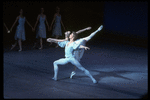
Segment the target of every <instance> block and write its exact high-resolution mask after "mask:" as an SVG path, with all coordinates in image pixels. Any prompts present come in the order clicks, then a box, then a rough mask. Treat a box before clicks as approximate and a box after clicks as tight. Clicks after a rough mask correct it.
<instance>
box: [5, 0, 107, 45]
mask: <svg viewBox="0 0 150 100" xmlns="http://www.w3.org/2000/svg"><path fill="white" fill-rule="evenodd" d="M103 5H104V4H103V2H71V1H67V2H58V1H57V2H52V1H47V2H46V1H36V2H35V1H34V2H33V1H28V2H27V1H17V2H15V1H5V2H3V22H4V23H6V25H7V27H8V28H9V29H10V28H11V26H12V24H13V23H14V21H15V19H16V17H17V16H18V15H19V11H20V9H23V13H24V14H23V15H24V16H25V17H26V19H27V20H28V21H29V23H30V24H31V25H32V26H33V27H34V25H35V22H36V19H37V16H38V14H39V13H40V8H42V7H43V8H44V13H45V14H46V16H47V20H48V23H49V25H50V24H51V22H52V19H53V16H54V13H55V9H56V6H59V7H60V14H61V15H62V21H63V23H64V26H65V28H66V30H71V31H77V30H79V29H82V28H86V27H88V26H91V27H92V29H91V30H90V31H86V32H83V33H82V34H80V35H79V37H84V36H87V35H89V34H90V33H91V32H93V31H95V30H96V29H97V28H98V27H99V26H100V25H101V24H102V23H103ZM17 24H18V23H17ZM17 24H16V25H15V26H14V28H13V31H12V33H10V34H8V33H7V32H6V29H5V27H4V28H3V29H4V30H3V34H4V35H3V42H4V44H5V45H7V44H12V43H14V35H15V31H16V26H17ZM3 26H4V25H3ZM46 28H47V26H46ZM62 31H63V33H64V30H63V28H62ZM25 33H26V41H24V42H23V43H30V44H31V43H33V42H34V40H35V36H36V32H32V30H31V28H30V27H29V26H28V24H27V23H25ZM51 34H52V31H50V32H49V31H47V37H51ZM97 36H98V35H97ZM61 38H64V35H63V37H61Z"/></svg>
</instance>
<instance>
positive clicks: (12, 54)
mask: <svg viewBox="0 0 150 100" xmlns="http://www.w3.org/2000/svg"><path fill="white" fill-rule="evenodd" d="M87 46H89V47H90V48H91V49H90V50H88V51H85V53H84V56H83V58H82V59H81V64H82V65H83V66H84V67H85V68H86V69H87V70H89V71H90V73H91V74H92V75H93V77H94V78H95V79H96V80H97V81H98V83H97V84H93V83H92V80H91V79H90V78H89V77H87V76H86V75H85V74H84V73H83V72H82V71H80V70H78V69H77V70H76V75H75V76H74V77H73V79H70V78H69V77H70V74H71V72H72V70H73V67H74V66H73V65H71V64H67V65H64V66H59V72H58V81H54V80H52V79H51V78H52V77H53V74H54V70H53V62H54V61H55V60H58V59H60V58H63V57H64V49H62V48H60V47H58V48H54V47H52V46H50V47H45V48H44V49H43V50H38V49H32V47H31V46H28V47H27V46H24V45H23V51H22V52H18V51H17V50H18V47H16V49H14V50H12V51H8V49H6V48H4V50H3V96H4V98H6V99H7V98H20V99H24V98H26V99H29V98H34V99H36V98H100V99H103V98H104V99H105V98H107V99H109V98H112V99H116V98H123V99H129V98H135V99H137V98H141V97H142V96H143V95H145V94H147V92H148V57H147V56H148V50H147V49H145V48H141V47H134V46H128V45H119V44H113V43H107V44H100V45H99V46H97V45H88V44H87Z"/></svg>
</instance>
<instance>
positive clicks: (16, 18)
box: [10, 17, 19, 31]
mask: <svg viewBox="0 0 150 100" xmlns="http://www.w3.org/2000/svg"><path fill="white" fill-rule="evenodd" d="M18 19H19V17H17V18H16V20H15V22H14V24H13V25H12V27H11V29H10V31H12V28H13V27H14V25H15V24H16V22H17V21H18Z"/></svg>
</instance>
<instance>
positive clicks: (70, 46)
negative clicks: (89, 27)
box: [48, 32, 97, 83]
mask: <svg viewBox="0 0 150 100" xmlns="http://www.w3.org/2000/svg"><path fill="white" fill-rule="evenodd" d="M76 38H77V34H76V33H75V32H72V34H71V35H70V36H69V39H70V41H64V42H57V41H55V40H52V42H55V43H58V45H59V46H60V47H62V48H64V47H65V58H61V59H59V60H57V61H55V62H54V63H53V65H54V77H53V79H54V80H57V74H58V65H65V64H67V63H69V62H70V63H72V64H73V65H74V66H76V67H77V68H78V69H80V70H81V71H83V72H84V73H85V74H86V75H87V76H88V77H90V78H91V79H92V81H93V83H97V81H96V80H95V79H94V78H93V76H92V75H91V74H90V72H89V71H88V70H87V69H85V68H84V67H83V66H82V65H81V64H80V63H79V61H78V60H76V59H75V55H74V54H73V51H74V50H76V49H78V48H84V49H85V50H87V49H89V48H88V47H85V46H82V45H80V44H79V43H78V44H76V42H75V40H76ZM48 41H50V39H48Z"/></svg>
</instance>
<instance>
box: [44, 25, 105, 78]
mask: <svg viewBox="0 0 150 100" xmlns="http://www.w3.org/2000/svg"><path fill="white" fill-rule="evenodd" d="M102 28H103V25H101V26H100V27H99V28H98V30H96V31H95V32H93V33H91V34H90V35H89V36H87V37H85V38H81V39H78V40H76V41H75V42H76V43H77V44H78V43H79V44H80V45H83V46H85V45H86V42H88V41H89V40H90V39H91V38H92V37H93V36H94V35H95V34H96V33H97V32H98V31H100V30H102ZM87 29H91V27H88V28H87ZM85 30H86V28H85V29H82V30H80V31H78V33H79V32H82V31H85ZM76 33H77V32H76ZM69 34H70V32H66V33H65V36H66V39H63V40H60V39H52V38H48V39H47V41H48V40H49V39H50V40H55V41H57V42H63V41H67V40H68V38H67V36H69ZM73 53H74V58H75V59H76V60H78V61H79V62H80V59H81V58H82V56H83V54H84V49H83V48H79V49H77V50H74V52H73ZM75 70H76V66H75V67H74V71H72V73H71V75H70V78H72V77H73V76H74V75H75V74H76V73H75Z"/></svg>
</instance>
